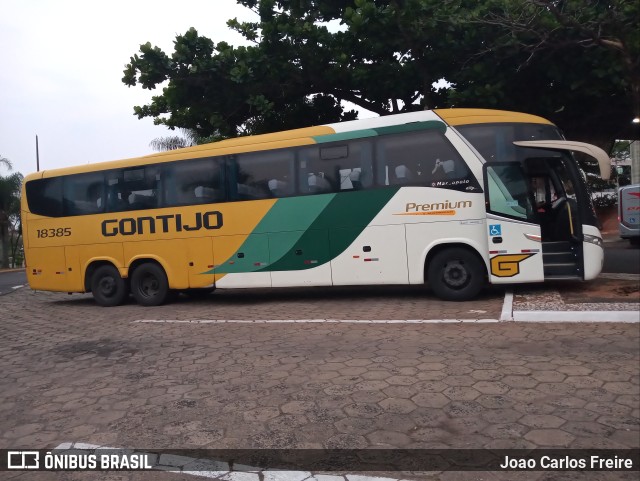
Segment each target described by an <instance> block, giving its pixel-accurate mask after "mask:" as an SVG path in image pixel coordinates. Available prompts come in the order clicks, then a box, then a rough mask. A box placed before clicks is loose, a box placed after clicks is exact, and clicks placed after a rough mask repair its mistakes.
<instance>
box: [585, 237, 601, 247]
mask: <svg viewBox="0 0 640 481" xmlns="http://www.w3.org/2000/svg"><path fill="white" fill-rule="evenodd" d="M584 241H585V242H588V243H589V244H594V245H597V246H598V247H602V238H600V237H598V236H595V235H589V234H584Z"/></svg>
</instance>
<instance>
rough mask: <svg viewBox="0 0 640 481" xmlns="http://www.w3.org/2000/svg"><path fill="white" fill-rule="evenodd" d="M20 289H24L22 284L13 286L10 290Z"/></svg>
mask: <svg viewBox="0 0 640 481" xmlns="http://www.w3.org/2000/svg"><path fill="white" fill-rule="evenodd" d="M21 287H24V284H20V285H19V286H13V287H12V288H11V289H20V288H21Z"/></svg>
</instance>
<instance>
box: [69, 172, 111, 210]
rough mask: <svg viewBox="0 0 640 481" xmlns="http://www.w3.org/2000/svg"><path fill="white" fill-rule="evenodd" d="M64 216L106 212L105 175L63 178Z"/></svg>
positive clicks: (97, 173) (80, 175)
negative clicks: (104, 200)
mask: <svg viewBox="0 0 640 481" xmlns="http://www.w3.org/2000/svg"><path fill="white" fill-rule="evenodd" d="M62 182H63V189H62V192H63V208H64V215H86V214H98V213H100V212H104V202H103V201H102V199H104V198H105V196H104V174H103V173H102V172H96V173H90V174H75V175H69V176H66V177H64V178H63V181H62Z"/></svg>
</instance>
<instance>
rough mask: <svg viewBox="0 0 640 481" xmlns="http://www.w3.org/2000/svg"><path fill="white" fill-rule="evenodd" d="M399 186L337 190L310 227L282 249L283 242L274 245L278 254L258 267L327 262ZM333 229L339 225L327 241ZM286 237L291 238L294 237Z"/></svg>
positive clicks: (308, 266)
mask: <svg viewBox="0 0 640 481" xmlns="http://www.w3.org/2000/svg"><path fill="white" fill-rule="evenodd" d="M398 189H399V187H395V188H387V189H375V190H369V191H364V192H363V191H360V192H345V193H340V194H336V195H335V197H334V198H333V199H332V200H331V202H330V203H329V204H328V205H327V207H326V208H325V209H324V210H323V211H322V213H321V214H320V215H319V216H318V217H317V218H316V219H315V221H314V222H313V223H312V224H311V225H310V227H309V229H308V230H306V231H305V232H303V233H302V235H301V236H300V237H299V238H298V239H297V242H294V243H293V244H292V245H290V247H289V249H288V250H285V245H283V244H278V245H277V247H276V249H275V251H277V252H278V254H280V257H279V258H278V257H277V256H275V255H274V256H273V258H272V260H271V263H270V265H269V266H268V267H265V268H263V269H261V270H262V271H292V270H304V269H311V268H313V267H318V266H320V265H322V264H325V263H327V262H329V261H330V260H331V259H333V258H335V257H336V256H338V255H340V254H341V253H342V252H344V250H345V249H346V248H347V247H349V245H351V244H352V243H353V241H354V240H355V239H356V237H358V236H359V235H360V234H361V233H362V231H363V230H364V229H365V227H367V225H369V223H370V222H371V221H372V220H373V218H374V217H375V216H376V215H377V214H378V213H379V212H380V211H381V210H382V208H383V207H384V206H385V205H386V204H387V203H388V202H389V200H390V199H391V198H392V197H393V196H394V195H395V193H396V192H397V191H398ZM276 206H277V204H276ZM276 206H274V208H275V207H276ZM335 229H341V235H339V236H333V237H332V238H331V241H332V242H331V243H329V233H330V231H332V230H335ZM283 234H287V233H283ZM277 237H280V236H277ZM289 240H290V241H292V240H293V238H290V239H289ZM272 252H274V250H272Z"/></svg>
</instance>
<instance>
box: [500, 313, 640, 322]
mask: <svg viewBox="0 0 640 481" xmlns="http://www.w3.org/2000/svg"><path fill="white" fill-rule="evenodd" d="M512 316H513V321H515V322H637V323H640V313H639V312H638V311H513V314H512Z"/></svg>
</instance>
